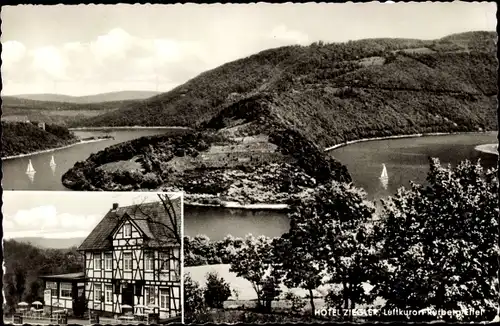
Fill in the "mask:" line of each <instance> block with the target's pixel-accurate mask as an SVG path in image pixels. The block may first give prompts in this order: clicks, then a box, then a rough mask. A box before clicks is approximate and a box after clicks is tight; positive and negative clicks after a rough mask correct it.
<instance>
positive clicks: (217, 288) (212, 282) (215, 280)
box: [204, 272, 231, 308]
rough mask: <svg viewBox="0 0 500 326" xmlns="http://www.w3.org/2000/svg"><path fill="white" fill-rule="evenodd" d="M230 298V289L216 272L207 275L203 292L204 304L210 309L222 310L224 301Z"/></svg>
mask: <svg viewBox="0 0 500 326" xmlns="http://www.w3.org/2000/svg"><path fill="white" fill-rule="evenodd" d="M230 296H231V288H230V287H229V284H228V283H226V282H225V281H224V279H223V278H222V277H219V275H218V274H217V273H216V272H211V273H208V274H207V287H206V288H205V291H204V297H205V302H206V303H207V305H208V306H209V307H212V308H223V307H224V301H226V300H227V299H229V297H230Z"/></svg>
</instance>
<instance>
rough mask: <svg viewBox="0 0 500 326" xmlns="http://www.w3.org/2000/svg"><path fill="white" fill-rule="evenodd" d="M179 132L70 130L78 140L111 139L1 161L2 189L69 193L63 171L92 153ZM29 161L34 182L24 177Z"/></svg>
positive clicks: (160, 130)
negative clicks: (153, 136)
mask: <svg viewBox="0 0 500 326" xmlns="http://www.w3.org/2000/svg"><path fill="white" fill-rule="evenodd" d="M178 132H179V130H178V129H165V128H163V129H160V128H159V129H121V130H112V131H111V132H105V131H100V130H94V131H88V130H85V131H73V133H74V134H75V135H76V136H77V137H80V138H87V137H96V136H104V135H110V136H113V137H114V139H106V140H101V141H98V142H92V143H85V144H77V145H75V146H72V147H69V148H64V149H60V150H55V151H53V152H47V153H41V154H36V155H32V156H25V157H20V158H14V159H10V160H3V161H2V167H3V171H2V172H3V179H2V186H3V189H4V190H68V189H66V187H64V186H63V184H62V183H61V177H62V175H63V174H64V173H66V171H68V170H69V169H70V168H72V167H73V165H74V164H75V163H76V162H78V161H84V160H86V159H87V158H88V157H89V156H90V155H91V154H93V153H97V152H98V151H100V150H103V149H104V148H106V147H109V146H111V145H115V144H118V143H122V142H125V141H128V140H132V139H135V138H140V137H143V136H152V135H158V134H163V133H172V134H175V133H178ZM52 155H54V161H55V163H56V165H55V167H51V166H50V160H51V158H52ZM29 160H31V162H32V164H33V168H34V169H35V171H36V173H35V175H34V178H33V180H30V178H29V177H28V175H26V169H27V167H28V163H29Z"/></svg>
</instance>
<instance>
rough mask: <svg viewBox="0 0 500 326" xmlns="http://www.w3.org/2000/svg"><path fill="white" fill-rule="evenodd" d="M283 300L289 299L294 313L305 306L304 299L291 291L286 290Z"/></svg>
mask: <svg viewBox="0 0 500 326" xmlns="http://www.w3.org/2000/svg"><path fill="white" fill-rule="evenodd" d="M285 300H288V301H290V303H291V304H292V313H294V314H298V313H300V312H301V311H302V309H304V307H305V306H306V303H305V301H304V300H303V299H302V298H301V297H299V296H298V295H296V294H295V293H293V292H292V291H288V292H287V293H286V294H285Z"/></svg>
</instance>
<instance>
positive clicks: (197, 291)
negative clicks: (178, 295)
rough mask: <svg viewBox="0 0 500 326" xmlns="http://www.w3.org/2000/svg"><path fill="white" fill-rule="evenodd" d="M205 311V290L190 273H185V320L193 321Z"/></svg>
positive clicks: (187, 321)
mask: <svg viewBox="0 0 500 326" xmlns="http://www.w3.org/2000/svg"><path fill="white" fill-rule="evenodd" d="M204 311H205V301H204V300H203V290H202V289H201V288H200V286H199V284H198V283H197V282H195V281H193V279H192V278H191V276H190V275H189V274H185V275H184V321H185V322H186V323H191V322H194V321H195V320H196V317H197V315H199V314H202V313H203V312H204Z"/></svg>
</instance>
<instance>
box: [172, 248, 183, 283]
mask: <svg viewBox="0 0 500 326" xmlns="http://www.w3.org/2000/svg"><path fill="white" fill-rule="evenodd" d="M173 250H174V252H173V254H172V256H175V257H174V258H172V260H171V262H170V280H171V281H176V282H177V281H180V274H181V265H180V258H179V250H178V249H173Z"/></svg>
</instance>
